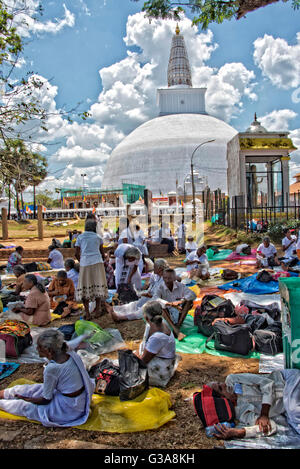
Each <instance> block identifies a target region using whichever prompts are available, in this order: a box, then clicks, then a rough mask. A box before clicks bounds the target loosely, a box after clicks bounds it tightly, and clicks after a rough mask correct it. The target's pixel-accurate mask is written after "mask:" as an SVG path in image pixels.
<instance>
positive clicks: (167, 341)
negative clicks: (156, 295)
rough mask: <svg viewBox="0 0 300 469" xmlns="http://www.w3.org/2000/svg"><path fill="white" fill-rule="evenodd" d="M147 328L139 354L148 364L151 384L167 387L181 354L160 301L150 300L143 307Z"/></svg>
mask: <svg viewBox="0 0 300 469" xmlns="http://www.w3.org/2000/svg"><path fill="white" fill-rule="evenodd" d="M143 311H144V318H145V321H146V329H145V333H144V338H143V341H142V343H141V346H140V350H139V355H140V358H141V359H142V360H143V362H144V363H145V364H146V365H147V368H148V375H149V384H150V385H151V386H159V387H166V386H167V384H168V382H169V381H170V379H171V378H172V376H173V375H174V373H175V371H176V368H177V366H178V362H179V361H180V360H181V357H180V355H177V354H176V343H175V338H174V335H173V332H172V331H171V329H170V328H169V326H168V324H167V323H166V321H165V320H164V319H163V317H162V314H163V310H162V307H161V305H160V303H159V302H158V301H149V302H148V303H146V304H145V305H144V307H143Z"/></svg>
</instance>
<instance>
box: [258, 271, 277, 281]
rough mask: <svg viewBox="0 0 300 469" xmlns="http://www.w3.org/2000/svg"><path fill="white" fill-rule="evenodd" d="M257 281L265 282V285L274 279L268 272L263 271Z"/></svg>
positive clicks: (259, 273)
mask: <svg viewBox="0 0 300 469" xmlns="http://www.w3.org/2000/svg"><path fill="white" fill-rule="evenodd" d="M256 280H259V281H260V282H263V283H268V282H271V280H273V277H272V275H271V274H270V273H269V272H268V271H267V270H262V271H261V272H258V274H257V276H256Z"/></svg>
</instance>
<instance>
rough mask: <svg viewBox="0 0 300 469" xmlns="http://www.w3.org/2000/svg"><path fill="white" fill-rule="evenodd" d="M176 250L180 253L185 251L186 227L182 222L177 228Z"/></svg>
mask: <svg viewBox="0 0 300 469" xmlns="http://www.w3.org/2000/svg"><path fill="white" fill-rule="evenodd" d="M176 235H177V249H178V251H179V252H180V253H184V251H185V239H186V225H185V224H184V223H183V222H182V223H181V225H179V226H178V228H177V232H176Z"/></svg>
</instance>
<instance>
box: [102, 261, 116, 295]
mask: <svg viewBox="0 0 300 469" xmlns="http://www.w3.org/2000/svg"><path fill="white" fill-rule="evenodd" d="M104 270H105V275H106V282H107V288H108V289H110V290H112V289H114V288H115V286H116V284H115V272H114V268H113V266H112V265H111V263H110V262H109V256H108V255H105V257H104Z"/></svg>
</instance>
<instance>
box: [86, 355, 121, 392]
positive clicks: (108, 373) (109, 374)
mask: <svg viewBox="0 0 300 469" xmlns="http://www.w3.org/2000/svg"><path fill="white" fill-rule="evenodd" d="M89 375H90V377H91V378H94V379H95V380H96V391H97V392H98V393H102V392H103V391H102V389H101V384H102V385H103V383H106V386H105V389H104V394H105V395H106V396H118V395H119V394H120V368H119V367H118V366H116V365H114V364H113V362H112V361H111V360H109V359H107V358H105V359H104V360H102V361H101V362H100V363H97V364H96V365H94V366H92V368H91V369H90V371H89Z"/></svg>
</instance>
